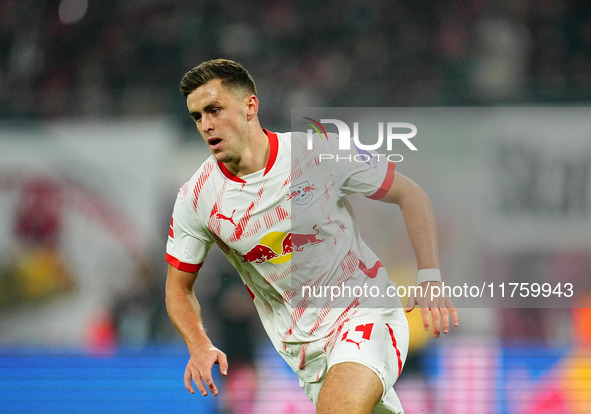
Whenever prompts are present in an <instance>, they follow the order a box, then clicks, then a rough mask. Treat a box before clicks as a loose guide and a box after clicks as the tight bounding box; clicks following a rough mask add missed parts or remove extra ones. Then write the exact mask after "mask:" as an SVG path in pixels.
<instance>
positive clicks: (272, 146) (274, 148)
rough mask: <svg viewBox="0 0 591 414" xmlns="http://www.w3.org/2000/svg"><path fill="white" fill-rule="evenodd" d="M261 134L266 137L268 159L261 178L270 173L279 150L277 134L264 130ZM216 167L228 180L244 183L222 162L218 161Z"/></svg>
mask: <svg viewBox="0 0 591 414" xmlns="http://www.w3.org/2000/svg"><path fill="white" fill-rule="evenodd" d="M263 132H264V133H265V134H266V135H267V138H268V139H269V159H268V160H267V166H266V167H265V172H264V173H263V176H265V175H266V174H267V173H268V172H269V171H271V168H273V165H274V164H275V161H276V160H277V152H278V150H279V140H278V139H277V134H276V133H275V132H270V131H268V130H266V129H263ZM218 167H219V168H220V171H221V172H222V173H223V174H224V175H225V176H226V177H227V178H228V179H230V180H232V181H235V182H237V183H241V184H244V183H246V181H245V180H243V179H242V178H240V177H238V176H236V175H235V174H234V173H232V172H231V171H230V170H228V168H227V167H226V165H225V164H224V163H223V162H220V161H218Z"/></svg>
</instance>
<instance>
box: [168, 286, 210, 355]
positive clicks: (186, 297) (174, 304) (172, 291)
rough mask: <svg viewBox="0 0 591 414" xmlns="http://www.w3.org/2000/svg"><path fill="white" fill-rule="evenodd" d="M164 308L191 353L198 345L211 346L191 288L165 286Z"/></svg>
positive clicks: (199, 308)
mask: <svg viewBox="0 0 591 414" xmlns="http://www.w3.org/2000/svg"><path fill="white" fill-rule="evenodd" d="M166 309H167V311H168V316H169V317H170V320H171V321H172V323H173V325H174V326H175V327H176V329H177V330H178V331H179V333H180V335H181V337H182V338H183V340H184V341H185V344H186V345H187V348H188V349H189V352H190V353H191V355H193V353H194V352H196V350H197V349H198V348H200V347H203V346H204V345H205V346H211V341H210V340H209V338H208V337H207V334H206V332H205V328H204V327H203V321H202V318H201V307H200V306H199V302H198V301H197V298H196V297H195V294H194V293H193V291H192V290H187V289H183V288H179V287H170V286H167V289H166Z"/></svg>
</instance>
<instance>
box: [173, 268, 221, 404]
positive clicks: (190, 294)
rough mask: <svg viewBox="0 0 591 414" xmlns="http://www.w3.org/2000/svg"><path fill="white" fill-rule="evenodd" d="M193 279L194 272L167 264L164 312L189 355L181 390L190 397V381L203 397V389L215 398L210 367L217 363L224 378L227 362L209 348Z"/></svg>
mask: <svg viewBox="0 0 591 414" xmlns="http://www.w3.org/2000/svg"><path fill="white" fill-rule="evenodd" d="M196 279H197V272H195V273H189V272H185V271H182V270H179V269H177V268H175V267H174V266H172V265H170V264H169V265H168V275H167V277H166V309H167V311H168V315H169V316H170V319H171V321H172V323H173V324H174V326H175V327H176V329H177V330H178V331H179V333H180V334H181V336H182V338H183V340H184V341H185V343H186V344H187V348H188V349H189V353H190V355H191V357H190V358H189V362H188V363H187V367H186V369H185V377H184V379H185V388H187V390H188V391H189V392H190V393H191V394H194V393H195V390H194V388H193V386H192V384H191V380H193V382H194V383H195V385H196V386H197V389H198V390H199V391H200V392H201V394H202V395H203V396H206V395H207V394H208V393H207V388H209V390H210V391H211V393H212V394H213V395H218V389H217V387H216V386H215V383H214V382H213V378H212V375H211V370H212V368H213V365H214V364H219V368H220V372H221V374H222V375H227V372H228V360H227V358H226V355H225V354H224V353H223V352H222V351H220V350H219V349H217V348H216V347H215V346H213V344H212V343H211V341H210V340H209V338H208V336H207V334H206V333H205V328H204V327H203V321H202V319H201V307H200V306H199V302H198V301H197V298H196V296H195V292H194V291H193V285H194V283H195V280H196ZM203 384H205V385H206V386H207V387H205V386H204V385H203Z"/></svg>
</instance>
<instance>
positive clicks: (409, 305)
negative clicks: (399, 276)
mask: <svg viewBox="0 0 591 414" xmlns="http://www.w3.org/2000/svg"><path fill="white" fill-rule="evenodd" d="M416 303H417V301H416V300H415V298H414V296H409V297H408V299H407V301H406V309H405V311H406V312H407V313H408V312H410V311H412V310H413V309H414V308H415V305H416Z"/></svg>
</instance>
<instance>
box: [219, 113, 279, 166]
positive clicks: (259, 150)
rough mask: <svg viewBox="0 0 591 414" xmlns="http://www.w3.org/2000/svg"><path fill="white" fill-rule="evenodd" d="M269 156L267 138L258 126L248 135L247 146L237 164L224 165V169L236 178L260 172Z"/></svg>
mask: <svg viewBox="0 0 591 414" xmlns="http://www.w3.org/2000/svg"><path fill="white" fill-rule="evenodd" d="M269 154H270V145H269V138H268V137H267V134H265V132H264V131H263V129H262V128H261V127H260V125H259V126H258V128H257V129H256V131H254V132H253V133H252V134H251V135H250V139H249V140H248V144H247V146H246V147H245V148H244V150H243V151H242V153H241V154H240V160H239V161H238V163H232V162H229V163H224V164H225V166H226V168H227V169H228V170H229V171H230V172H231V173H232V174H234V175H236V176H237V177H242V176H245V175H248V174H252V173H254V172H257V171H260V170H262V169H264V168H265V167H266V166H267V162H268V160H269Z"/></svg>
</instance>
